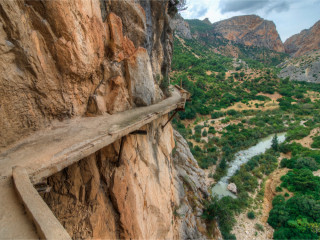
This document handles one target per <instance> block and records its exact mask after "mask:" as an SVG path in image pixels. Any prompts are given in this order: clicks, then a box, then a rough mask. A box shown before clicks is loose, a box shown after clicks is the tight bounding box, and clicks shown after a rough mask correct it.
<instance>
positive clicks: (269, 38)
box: [212, 15, 284, 52]
mask: <svg viewBox="0 0 320 240" xmlns="http://www.w3.org/2000/svg"><path fill="white" fill-rule="evenodd" d="M212 26H213V32H214V33H216V34H219V35H221V36H222V37H223V38H225V39H227V40H231V41H234V42H237V43H241V44H244V45H247V46H257V47H264V48H268V49H270V50H274V51H276V52H284V46H283V43H282V41H281V39H280V36H279V34H278V32H277V29H276V26H275V24H274V23H273V22H272V21H267V20H264V19H263V18H260V17H258V16H256V15H246V16H238V17H232V18H229V19H226V20H223V21H220V22H216V23H213V24H212Z"/></svg>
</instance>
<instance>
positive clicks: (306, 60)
mask: <svg viewBox="0 0 320 240" xmlns="http://www.w3.org/2000/svg"><path fill="white" fill-rule="evenodd" d="M278 67H280V68H282V69H281V71H280V73H279V74H278V76H279V77H281V78H287V77H288V78H289V79H290V80H293V81H305V82H314V83H319V82H320V50H313V51H310V52H307V53H305V54H304V55H302V56H300V57H294V58H289V59H287V60H286V61H285V62H283V63H281V64H279V66H278Z"/></svg>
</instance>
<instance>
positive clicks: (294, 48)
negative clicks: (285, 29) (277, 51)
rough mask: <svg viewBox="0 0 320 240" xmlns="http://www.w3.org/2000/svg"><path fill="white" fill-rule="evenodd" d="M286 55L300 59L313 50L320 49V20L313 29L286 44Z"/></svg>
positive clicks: (290, 39) (294, 36)
mask: <svg viewBox="0 0 320 240" xmlns="http://www.w3.org/2000/svg"><path fill="white" fill-rule="evenodd" d="M284 47H285V51H286V53H289V54H291V55H292V56H294V57H299V56H301V55H304V54H305V53H307V52H309V51H311V50H318V49H320V20H319V21H318V22H316V23H315V24H314V25H313V26H312V27H311V28H309V29H305V30H302V31H301V32H300V33H298V34H295V35H293V36H292V37H290V38H288V39H287V40H286V41H285V42H284Z"/></svg>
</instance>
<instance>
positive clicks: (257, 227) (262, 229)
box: [254, 223, 264, 232]
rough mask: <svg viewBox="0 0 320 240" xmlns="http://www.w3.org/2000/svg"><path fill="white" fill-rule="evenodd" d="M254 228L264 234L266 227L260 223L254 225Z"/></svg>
mask: <svg viewBox="0 0 320 240" xmlns="http://www.w3.org/2000/svg"><path fill="white" fill-rule="evenodd" d="M254 228H255V229H257V230H258V231H261V232H264V227H263V226H262V225H261V224H259V223H256V224H255V225H254Z"/></svg>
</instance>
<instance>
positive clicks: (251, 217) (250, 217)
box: [247, 211, 256, 219]
mask: <svg viewBox="0 0 320 240" xmlns="http://www.w3.org/2000/svg"><path fill="white" fill-rule="evenodd" d="M247 216H248V218H249V219H255V218H256V216H255V214H254V212H252V211H250V212H248V214H247Z"/></svg>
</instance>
